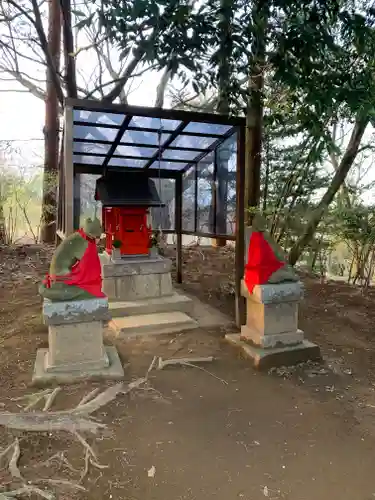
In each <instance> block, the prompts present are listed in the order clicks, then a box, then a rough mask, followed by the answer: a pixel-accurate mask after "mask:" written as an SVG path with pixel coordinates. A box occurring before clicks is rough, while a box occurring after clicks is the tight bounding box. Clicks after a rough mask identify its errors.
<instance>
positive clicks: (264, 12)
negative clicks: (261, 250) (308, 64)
mask: <svg viewBox="0 0 375 500" xmlns="http://www.w3.org/2000/svg"><path fill="white" fill-rule="evenodd" d="M269 3H270V2H269V0H256V2H255V4H254V7H253V13H252V23H253V43H252V48H251V53H252V60H251V62H250V74H249V84H248V85H249V96H248V106H247V113H246V121H247V126H246V164H245V168H246V186H245V210H246V209H248V210H249V211H248V214H247V217H245V220H246V222H247V224H248V225H250V224H251V222H252V217H253V209H257V208H258V207H259V202H260V171H261V155H262V137H263V87H264V68H265V60H266V38H267V25H268V19H269V9H270V5H269Z"/></svg>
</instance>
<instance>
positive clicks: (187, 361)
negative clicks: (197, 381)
mask: <svg viewBox="0 0 375 500" xmlns="http://www.w3.org/2000/svg"><path fill="white" fill-rule="evenodd" d="M213 360H214V358H213V356H208V357H206V358H171V359H164V360H163V358H159V359H158V367H157V369H158V370H162V369H163V368H165V367H166V366H172V365H187V366H189V365H191V364H192V363H212V361H213Z"/></svg>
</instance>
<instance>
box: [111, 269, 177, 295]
mask: <svg viewBox="0 0 375 500" xmlns="http://www.w3.org/2000/svg"><path fill="white" fill-rule="evenodd" d="M103 292H104V293H105V294H106V295H107V297H108V298H109V299H110V300H117V301H122V300H125V301H131V300H142V299H148V298H150V299H152V298H156V297H163V296H168V295H172V293H173V288H172V278H171V274H170V273H165V274H162V273H159V274H134V275H125V276H121V277H112V278H104V279H103Z"/></svg>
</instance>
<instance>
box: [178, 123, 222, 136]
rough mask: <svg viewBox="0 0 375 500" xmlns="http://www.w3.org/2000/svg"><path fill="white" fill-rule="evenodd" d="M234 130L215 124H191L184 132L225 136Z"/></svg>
mask: <svg viewBox="0 0 375 500" xmlns="http://www.w3.org/2000/svg"><path fill="white" fill-rule="evenodd" d="M231 128H232V126H231V125H217V124H214V123H198V122H190V123H189V124H188V125H187V126H186V127H185V128H184V132H193V133H194V132H197V133H198V134H207V135H210V134H217V135H224V134H226V133H227V132H228V130H230V129H231Z"/></svg>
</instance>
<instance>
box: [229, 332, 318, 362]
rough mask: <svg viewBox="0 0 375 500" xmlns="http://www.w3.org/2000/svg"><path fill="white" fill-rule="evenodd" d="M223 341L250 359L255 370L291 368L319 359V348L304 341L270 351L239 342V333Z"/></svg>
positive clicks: (231, 334)
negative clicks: (280, 367) (279, 367)
mask: <svg viewBox="0 0 375 500" xmlns="http://www.w3.org/2000/svg"><path fill="white" fill-rule="evenodd" d="M225 340H226V341H227V342H228V343H229V344H230V345H232V346H234V347H236V348H237V349H240V351H241V354H242V355H243V356H244V357H246V358H248V359H250V360H251V361H252V363H253V365H254V368H256V369H257V370H269V369H270V368H273V367H278V366H291V365H296V364H298V363H303V362H305V361H318V360H320V359H321V353H320V348H319V347H318V346H317V345H316V344H313V343H312V342H309V341H308V340H304V341H303V342H301V343H300V344H298V345H294V346H285V347H280V348H272V349H262V348H261V347H256V346H252V345H250V344H248V343H247V342H244V341H243V340H241V336H240V334H239V333H230V334H227V335H225Z"/></svg>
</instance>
